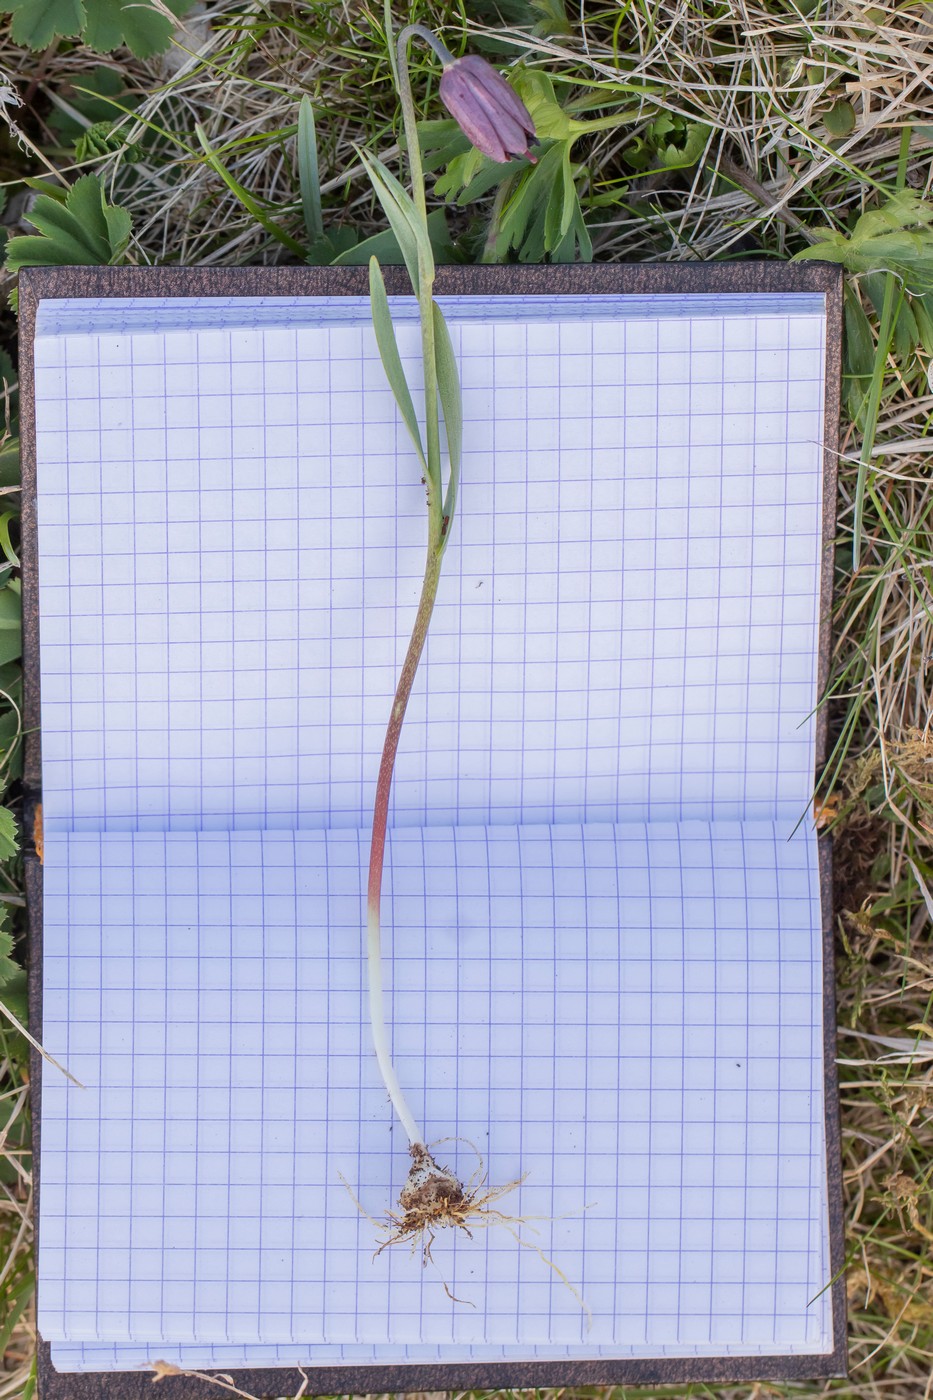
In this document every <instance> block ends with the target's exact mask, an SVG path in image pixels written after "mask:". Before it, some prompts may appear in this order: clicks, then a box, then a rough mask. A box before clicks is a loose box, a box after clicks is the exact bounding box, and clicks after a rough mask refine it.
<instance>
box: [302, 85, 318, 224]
mask: <svg viewBox="0 0 933 1400" xmlns="http://www.w3.org/2000/svg"><path fill="white" fill-rule="evenodd" d="M298 186H299V188H300V190H301V208H302V212H303V214H304V219H305V228H306V229H307V230H308V238H309V239H310V241H311V243H312V244H314V243H318V242H319V241H320V240H321V239H322V238H323V237H324V211H323V209H322V207H321V176H320V170H319V167H318V158H317V133H316V131H315V128H314V108H313V107H312V106H311V100H310V98H308V97H307V96H305V97H303V98H302V99H301V102H300V103H299V105H298Z"/></svg>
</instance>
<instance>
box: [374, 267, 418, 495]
mask: <svg viewBox="0 0 933 1400" xmlns="http://www.w3.org/2000/svg"><path fill="white" fill-rule="evenodd" d="M369 300H370V304H371V307H372V315H373V330H374V331H375V334H376V344H377V345H378V347H379V355H380V357H381V359H382V367H383V369H384V370H385V376H386V379H387V380H388V381H389V387H390V388H391V390H392V393H393V395H394V396H395V402H396V403H397V404H398V410H399V413H400V414H401V415H402V421H403V422H404V424H405V427H406V428H407V429H408V436H409V437H410V438H411V440H412V443H413V444H414V448H415V451H416V452H417V454H418V460H419V462H420V463H421V469H422V471H423V472H424V473H425V475H426V476H427V475H428V474H429V473H428V463H427V459H426V457H425V455H424V445H423V443H422V441H421V429H420V428H419V426H418V418H417V415H416V413H415V405H414V403H413V402H412V397H411V390H410V389H409V387H408V380H407V379H406V378H405V370H404V368H403V366H402V357H401V355H400V354H399V349H398V341H397V340H396V337H395V326H394V325H393V324H392V313H391V312H390V311H389V298H388V297H387V296H386V286H385V282H384V280H383V277H382V269H381V268H380V266H379V263H378V262H377V260H376V259H375V258H370V260H369Z"/></svg>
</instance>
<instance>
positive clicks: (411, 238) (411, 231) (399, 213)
mask: <svg viewBox="0 0 933 1400" xmlns="http://www.w3.org/2000/svg"><path fill="white" fill-rule="evenodd" d="M359 156H360V159H361V161H362V162H363V165H364V167H365V169H366V173H367V174H368V175H369V178H370V181H371V183H372V186H373V189H374V190H375V192H376V197H377V198H378V200H379V203H380V204H381V205H382V207H383V210H384V211H385V215H386V218H387V219H388V220H389V224H390V226H391V228H392V231H393V233H394V234H395V236H396V238H397V239H398V245H399V247H400V248H401V250H402V256H403V258H404V259H405V266H406V267H407V268H408V275H409V277H410V278H411V284H412V287H413V288H414V290H415V295H416V296H417V295H419V288H420V286H421V269H422V268H424V269H425V270H426V272H427V275H428V276H429V277H431V278H433V276H434V255H433V253H432V252H431V241H430V239H429V238H428V234H427V230H426V229H425V227H424V225H423V224H422V222H421V219H420V217H419V215H418V211H417V209H416V208H415V206H414V203H413V201H412V198H411V196H410V195H409V194H408V192H407V190H405V188H404V187H403V186H402V185H401V184H400V183H399V181H398V180H396V178H395V176H394V175H393V174H392V172H391V171H390V170H387V169H386V167H385V166H384V165H383V164H382V162H381V161H380V160H376V159H375V157H374V156H371V155H369V153H368V152H367V151H364V150H360V151H359Z"/></svg>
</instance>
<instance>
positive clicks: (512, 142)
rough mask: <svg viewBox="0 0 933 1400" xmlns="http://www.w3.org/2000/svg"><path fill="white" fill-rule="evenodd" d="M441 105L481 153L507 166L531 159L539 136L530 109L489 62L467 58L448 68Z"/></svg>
mask: <svg viewBox="0 0 933 1400" xmlns="http://www.w3.org/2000/svg"><path fill="white" fill-rule="evenodd" d="M440 94H441V101H442V102H443V104H444V106H445V107H446V108H447V110H448V112H449V113H450V115H451V116H452V117H453V118H454V120H455V121H456V122H457V124H458V126H459V127H460V129H461V131H462V132H463V133H464V135H465V136H468V137H469V138H470V140H471V141H472V143H473V145H474V146H475V147H476V149H477V150H478V151H482V153H483V155H484V156H488V157H489V159H490V160H495V161H498V162H499V163H500V164H504V163H505V162H506V161H508V160H511V158H512V157H513V156H527V157H528V159H529V160H530V161H532V162H533V161H534V156H533V155H532V154H531V151H530V150H529V148H528V142H529V139H530V138H532V137H533V136H534V134H535V127H534V122H533V121H532V120H531V116H530V114H529V112H528V108H527V107H526V106H525V104H524V102H522V100H521V98H520V97H518V96H517V95H516V93H515V92H513V90H512V89H511V88H510V87H509V84H508V83H507V82H506V80H505V78H503V76H502V74H501V73H498V72H497V71H496V69H495V68H493V66H492V65H491V64H490V63H487V62H486V60H485V58H480V57H479V55H478V54H466V55H465V56H464V57H463V58H454V59H451V61H450V62H449V63H446V64H445V65H444V71H443V73H442V74H441V84H440Z"/></svg>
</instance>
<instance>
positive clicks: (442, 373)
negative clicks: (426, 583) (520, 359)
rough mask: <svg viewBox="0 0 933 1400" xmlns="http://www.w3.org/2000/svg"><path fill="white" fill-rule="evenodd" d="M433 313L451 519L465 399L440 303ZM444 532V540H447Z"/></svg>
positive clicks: (446, 512)
mask: <svg viewBox="0 0 933 1400" xmlns="http://www.w3.org/2000/svg"><path fill="white" fill-rule="evenodd" d="M431 310H432V313H433V316H434V363H435V365H436V366H437V392H438V397H439V398H440V401H441V412H442V413H443V415H444V427H445V429H446V431H447V455H448V457H449V459H450V476H449V479H448V482H447V490H446V492H445V494H444V516H445V518H446V519H447V520H448V521H450V520H452V519H453V514H454V511H455V509H456V506H457V488H458V486H459V484H460V459H461V457H462V455H463V398H462V395H461V393H460V372H459V370H458V369H457V357H456V355H455V354H454V347H453V344H452V342H451V339H450V331H449V330H448V328H447V322H446V321H445V320H444V313H443V312H442V311H441V308H440V307H439V306H438V304H437V302H436V301H435V302H432V304H431ZM447 538H448V537H447V535H446V534H445V537H444V543H445V545H446V543H447Z"/></svg>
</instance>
